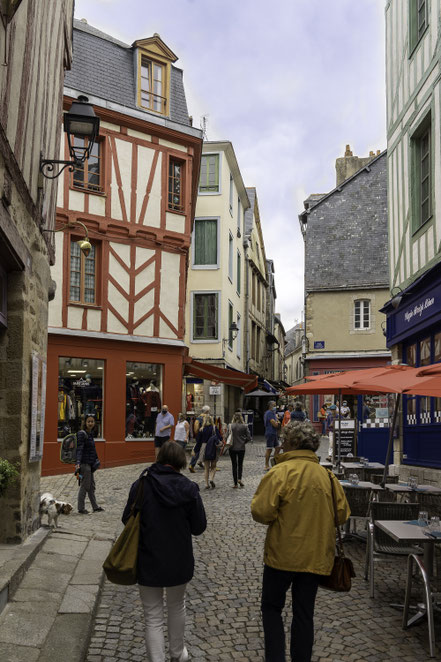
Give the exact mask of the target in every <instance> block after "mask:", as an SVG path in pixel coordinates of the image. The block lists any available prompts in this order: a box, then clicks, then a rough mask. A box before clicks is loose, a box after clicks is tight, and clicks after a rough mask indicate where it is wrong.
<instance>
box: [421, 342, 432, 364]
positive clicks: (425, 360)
mask: <svg viewBox="0 0 441 662" xmlns="http://www.w3.org/2000/svg"><path fill="white" fill-rule="evenodd" d="M419 363H420V365H429V363H430V338H424V340H421V342H420V362H419Z"/></svg>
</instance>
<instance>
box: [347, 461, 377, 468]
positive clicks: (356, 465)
mask: <svg viewBox="0 0 441 662" xmlns="http://www.w3.org/2000/svg"><path fill="white" fill-rule="evenodd" d="M340 464H341V466H342V467H343V469H384V464H381V462H368V463H367V464H362V463H361V462H340Z"/></svg>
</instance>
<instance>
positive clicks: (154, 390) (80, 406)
mask: <svg viewBox="0 0 441 662" xmlns="http://www.w3.org/2000/svg"><path fill="white" fill-rule="evenodd" d="M185 353H186V348H185V346H184V344H183V343H181V342H179V341H176V342H175V343H174V344H172V343H167V344H166V343H161V342H160V341H159V342H158V341H156V342H155V343H152V342H149V343H142V342H131V341H125V340H113V339H110V338H106V339H102V338H96V337H93V334H90V335H89V336H87V337H85V336H84V335H82V336H78V335H71V334H69V333H66V334H63V333H57V334H52V333H51V334H50V335H49V343H48V365H47V396H46V419H45V441H44V453H43V465H42V474H43V475H53V474H58V473H63V472H70V471H72V466H69V465H64V464H62V463H61V462H60V459H59V455H60V442H61V440H62V439H63V438H64V437H65V436H66V435H67V434H69V433H71V432H77V431H78V430H79V429H80V428H81V426H82V424H83V422H84V419H85V417H86V416H87V415H88V414H92V415H93V416H94V417H95V420H96V429H95V439H96V445H97V451H98V455H99V458H100V461H101V466H102V467H112V466H118V465H124V464H132V463H138V462H150V461H152V460H153V459H154V444H153V437H154V431H155V423H156V416H157V415H158V412H159V411H160V409H161V406H162V405H163V404H166V405H167V406H168V408H169V411H170V412H171V413H172V414H173V416H174V417H175V420H176V418H177V414H178V413H179V412H180V411H181V403H182V400H181V398H182V372H183V360H184V355H185Z"/></svg>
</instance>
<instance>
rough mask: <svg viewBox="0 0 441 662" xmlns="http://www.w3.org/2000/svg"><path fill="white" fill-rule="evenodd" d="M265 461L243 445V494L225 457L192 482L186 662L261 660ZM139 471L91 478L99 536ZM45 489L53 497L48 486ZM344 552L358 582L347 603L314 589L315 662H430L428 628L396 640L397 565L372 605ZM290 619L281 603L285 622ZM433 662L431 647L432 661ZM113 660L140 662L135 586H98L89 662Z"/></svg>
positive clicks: (360, 554) (359, 559) (360, 557)
mask: <svg viewBox="0 0 441 662" xmlns="http://www.w3.org/2000/svg"><path fill="white" fill-rule="evenodd" d="M263 455H264V446H263V444H262V443H254V444H252V445H251V444H250V445H249V446H248V448H247V453H246V456H245V468H244V482H245V487H244V488H243V489H238V490H234V489H232V488H231V485H232V479H231V468H230V461H229V458H222V459H221V461H220V465H219V466H220V471H219V472H218V473H217V475H216V489H215V490H205V489H204V487H203V479H202V470H198V473H196V474H194V476H192V478H193V479H194V480H196V482H198V483H199V485H200V487H201V494H202V497H203V499H204V504H205V508H206V511H207V517H208V527H207V531H206V532H205V533H204V534H203V535H202V536H200V537H198V538H195V539H194V549H195V557H196V571H195V576H194V578H193V581H192V582H191V583H190V585H189V588H188V595H187V629H186V638H187V645H188V648H189V652H190V654H191V659H193V660H199V662H205V661H207V662H208V661H210V662H215V661H220V660H243V661H244V662H246V661H252V660H263V659H264V657H263V635H262V628H261V620H260V612H259V600H260V585H261V575H262V551H263V542H264V536H265V527H264V526H262V525H259V524H256V523H255V522H253V520H252V519H251V516H250V509H249V506H250V501H251V498H252V496H253V494H254V491H255V489H256V487H257V485H258V483H259V481H260V479H261V477H262V475H263V474H262V467H263ZM141 468H142V467H141V466H140V465H131V466H128V467H118V468H115V469H107V470H103V471H100V472H98V474H97V495H98V500H99V502H100V503H102V505H103V506H104V507H105V508H106V511H105V512H104V513H100V518H101V519H100V527H102V528H106V527H107V528H108V530H109V531H110V530H113V531H116V530H119V529H120V524H119V521H118V520H119V517H120V515H121V512H122V509H123V506H124V503H125V499H126V497H127V492H128V488H129V486H130V484H131V482H132V481H133V480H134V479H135V478H136V477H137V475H138V474H139V473H140V470H141ZM187 475H189V476H190V474H188V473H187ZM57 480H58V481H59V483H58V486H57V489H58V490H59V494H60V496H61V495H62V494H64V496H65V497H70V499H71V500H73V501H74V500H75V499H74V496H75V494H76V486H75V483H74V482H73V480H72V478H71V477H68V478H67V477H59V478H57ZM44 481H48V485H50V487H51V488H52V489H53V490H54V491H55V488H54V477H52V478H45V479H43V483H44ZM91 517H92V516H87V517H86V519H90V518H91ZM93 517H95V515H94V516H93ZM83 519H84V518H83ZM80 521H82V520H81V519H80ZM345 548H346V550H347V553H348V554H349V555H350V556H351V557H352V558H353V560H354V563H355V567H356V572H357V577H356V578H355V580H354V582H353V588H352V591H351V592H350V594H348V595H338V594H335V593H328V592H325V591H321V590H319V594H318V597H317V602H316V611H315V646H314V653H313V657H312V660H313V662H321V661H324V660H326V661H332V662H343V661H344V662H346V661H348V662H385V661H386V660H387V661H389V660H390V661H397V662H398V661H400V662H425V661H426V660H429V659H431V658H429V654H428V633H427V624H426V623H422V624H420V625H418V626H415V627H413V628H411V629H409V630H406V631H404V630H402V628H401V611H400V610H397V609H394V608H392V607H390V606H389V604H390V603H394V602H395V603H400V602H402V601H403V597H404V595H403V594H404V582H405V561H403V560H401V559H399V560H397V561H396V562H393V563H388V564H386V563H384V564H378V565H377V566H376V597H375V599H374V600H371V599H370V598H369V595H368V587H367V583H366V582H365V581H364V579H363V561H364V545H363V544H362V543H359V542H348V543H345ZM178 560H179V550H177V562H178ZM289 610H290V601H289V600H288V599H287V605H286V613H285V617H286V622H287V623H288V615H289ZM435 629H436V632H437V635H438V642H439V641H441V619H440V617H439V615H438V614H437V615H435ZM440 655H441V652H440V649H439V648H437V657H438V659H439V658H440ZM120 660H128V661H130V662H144V661H145V660H146V654H145V648H144V643H143V619H142V612H141V604H140V600H139V597H138V592H137V588H136V587H122V586H115V585H112V584H110V583H109V582H107V581H106V582H105V584H104V588H103V592H102V596H101V601H100V604H99V606H98V609H97V613H96V618H95V623H94V628H93V632H92V638H91V641H90V646H89V651H88V656H87V662H119V661H120Z"/></svg>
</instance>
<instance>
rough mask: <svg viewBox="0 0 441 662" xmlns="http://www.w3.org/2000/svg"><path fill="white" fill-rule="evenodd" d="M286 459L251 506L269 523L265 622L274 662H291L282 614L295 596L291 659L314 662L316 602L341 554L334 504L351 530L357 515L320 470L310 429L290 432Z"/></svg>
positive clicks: (286, 431) (269, 660) (268, 656)
mask: <svg viewBox="0 0 441 662" xmlns="http://www.w3.org/2000/svg"><path fill="white" fill-rule="evenodd" d="M282 437H283V450H284V453H283V455H279V456H278V457H277V458H276V465H275V466H274V467H273V468H272V469H271V470H270V471H269V472H268V473H267V474H266V475H265V476H264V477H263V478H262V480H261V482H260V485H259V487H258V488H257V491H256V493H255V495H254V497H253V500H252V502H251V512H252V515H253V518H254V519H255V520H256V522H260V523H261V524H266V525H268V530H267V534H266V541H265V552H264V563H265V566H264V571H263V586H262V605H261V609H262V618H263V629H264V635H265V660H266V662H284V661H285V635H284V628H283V620H282V610H283V607H284V604H285V597H286V592H287V590H288V589H289V588H291V592H292V613H293V616H292V624H291V660H295V661H296V662H309V660H310V659H311V654H312V645H313V641H314V622H313V617H314V604H315V597H316V594H317V589H318V584H319V579H320V576H321V575H330V574H331V570H332V566H333V563H334V556H335V525H334V505H333V499H332V488H331V480H330V477H331V479H332V484H333V488H334V495H335V500H336V505H337V519H338V522H339V523H340V524H343V523H344V522H345V521H346V520H347V519H348V517H349V515H350V510H349V506H348V502H347V501H346V497H345V494H344V491H343V488H342V487H341V485H340V483H339V481H338V480H337V479H336V478H335V476H334V474H331V473H330V472H328V471H327V470H326V469H324V468H323V467H321V466H320V463H319V460H318V457H317V455H316V454H315V451H316V450H317V448H318V447H319V443H320V437H319V436H318V434H317V433H316V432H315V430H314V428H313V426H312V425H311V424H310V423H299V422H291V423H288V425H286V426H285V427H284V428H283V432H282Z"/></svg>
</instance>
